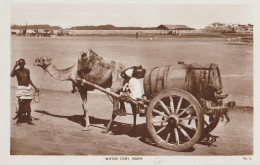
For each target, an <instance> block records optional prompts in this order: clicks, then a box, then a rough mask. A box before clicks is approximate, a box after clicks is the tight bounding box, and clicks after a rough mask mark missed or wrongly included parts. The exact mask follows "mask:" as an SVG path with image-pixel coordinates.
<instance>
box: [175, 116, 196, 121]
mask: <svg viewBox="0 0 260 165" xmlns="http://www.w3.org/2000/svg"><path fill="white" fill-rule="evenodd" d="M179 119H180V120H189V121H190V120H193V119H197V117H196V116H190V117H183V118H179Z"/></svg>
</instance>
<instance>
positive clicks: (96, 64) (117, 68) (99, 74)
mask: <svg viewBox="0 0 260 165" xmlns="http://www.w3.org/2000/svg"><path fill="white" fill-rule="evenodd" d="M51 61H52V59H51V58H48V57H40V58H36V60H35V64H34V65H35V66H39V67H41V68H42V69H43V70H45V71H47V72H48V73H49V74H50V75H51V76H52V77H54V78H56V79H58V80H61V81H72V83H73V85H74V86H76V87H77V89H78V92H79V93H80V96H81V99H82V108H83V111H84V120H85V126H84V127H83V130H84V131H88V130H89V126H90V122H89V115H88V107H87V94H88V91H92V90H94V88H93V87H92V86H88V85H84V84H82V83H81V82H79V81H78V80H79V79H85V80H87V81H89V82H91V83H94V84H96V85H99V86H101V87H103V88H110V89H111V91H112V92H115V93H119V92H120V90H121V89H122V88H123V82H124V78H123V77H121V75H120V74H121V72H122V71H123V70H124V69H125V67H124V65H123V64H121V63H119V62H115V61H112V60H110V59H106V58H104V57H101V56H99V55H97V54H96V53H95V52H93V51H92V50H91V49H89V50H88V51H86V52H83V53H81V56H80V57H79V58H78V62H77V63H76V64H74V65H73V66H71V67H69V68H66V69H57V68H56V67H55V66H54V65H53V64H52V62H51ZM112 98H113V113H112V117H111V120H110V121H109V123H108V125H107V126H106V128H105V130H104V131H102V132H103V133H107V132H109V131H110V130H111V126H112V123H113V121H114V119H115V117H116V116H117V115H118V112H120V109H123V110H124V111H125V106H124V103H123V102H120V105H121V107H120V109H119V99H118V98H115V97H112ZM131 107H132V111H133V116H134V126H133V130H135V128H136V111H137V110H136V106H135V105H134V104H131Z"/></svg>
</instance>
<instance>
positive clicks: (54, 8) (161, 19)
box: [11, 3, 254, 29]
mask: <svg viewBox="0 0 260 165" xmlns="http://www.w3.org/2000/svg"><path fill="white" fill-rule="evenodd" d="M253 21H254V19H253V6H250V5H248V4H195V5H191V4H86V3H82V4H75V3H74V4H68V3H56V4H54V3H51V4H41V3H35V4H32V3H31V4H30V3H29V4H12V5H11V25H13V24H18V25H25V24H26V22H27V24H28V25H32V24H49V25H57V26H61V27H63V28H68V27H71V26H85V25H89V26H90V25H95V26H97V25H105V24H112V25H114V26H139V27H157V26H159V25H160V24H183V25H187V26H189V27H192V28H196V29H199V28H204V27H205V26H206V25H208V24H211V23H213V22H221V23H240V24H248V23H251V24H254V22H253Z"/></svg>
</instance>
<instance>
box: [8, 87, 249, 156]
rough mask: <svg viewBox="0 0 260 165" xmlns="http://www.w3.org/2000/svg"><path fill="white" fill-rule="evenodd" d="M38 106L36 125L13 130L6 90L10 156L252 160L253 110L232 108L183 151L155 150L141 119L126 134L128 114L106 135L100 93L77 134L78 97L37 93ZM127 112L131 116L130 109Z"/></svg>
mask: <svg viewBox="0 0 260 165" xmlns="http://www.w3.org/2000/svg"><path fill="white" fill-rule="evenodd" d="M40 96H41V97H40V99H41V100H40V103H35V102H32V111H33V112H32V116H33V117H34V121H33V122H34V123H35V124H36V125H34V126H32V125H27V124H26V123H23V124H22V125H21V126H16V125H15V121H13V120H12V117H14V116H15V88H14V87H11V119H10V122H11V136H10V137H11V153H10V154H11V155H151V156H153V155H165V156H174V155H252V154H253V107H235V108H234V109H233V110H232V111H231V122H230V123H229V124H227V125H225V123H224V122H221V123H219V124H218V126H217V128H216V129H215V130H214V131H213V132H212V133H211V135H210V136H209V137H208V140H205V139H204V140H203V141H201V142H199V143H198V144H196V145H194V147H193V148H191V149H190V150H188V151H186V152H175V151H169V150H166V149H163V148H160V147H158V146H156V144H154V143H153V142H152V140H151V139H150V135H149V133H148V131H147V129H146V124H145V120H146V119H145V117H139V116H138V117H137V132H136V134H135V136H132V135H131V134H130V131H131V128H132V115H128V116H122V117H117V118H116V122H115V127H114V129H113V131H112V132H110V133H108V134H103V133H101V131H102V130H103V129H104V127H105V125H106V124H107V123H108V120H109V119H110V116H111V113H112V104H111V102H110V101H109V99H108V98H107V96H106V95H103V94H93V93H90V94H89V111H90V116H91V117H90V122H91V127H90V131H82V126H81V124H82V119H83V116H82V114H83V111H82V108H81V99H80V96H79V94H78V93H76V94H72V93H70V92H64V91H60V92H59V91H53V90H44V89H43V90H41V95H40ZM127 112H128V113H129V114H131V111H130V109H129V108H128V109H127Z"/></svg>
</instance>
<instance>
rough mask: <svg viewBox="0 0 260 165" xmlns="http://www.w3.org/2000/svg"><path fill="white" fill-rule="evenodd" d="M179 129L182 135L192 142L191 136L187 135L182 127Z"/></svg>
mask: <svg viewBox="0 0 260 165" xmlns="http://www.w3.org/2000/svg"><path fill="white" fill-rule="evenodd" d="M178 128H179V129H180V131H181V133H182V134H183V135H184V136H185V137H186V138H187V139H188V140H191V138H190V136H189V135H188V134H187V132H186V131H185V130H184V129H183V128H181V127H180V126H178Z"/></svg>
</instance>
